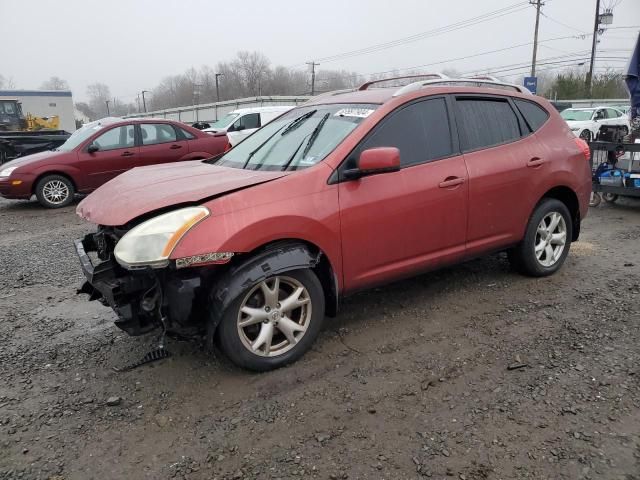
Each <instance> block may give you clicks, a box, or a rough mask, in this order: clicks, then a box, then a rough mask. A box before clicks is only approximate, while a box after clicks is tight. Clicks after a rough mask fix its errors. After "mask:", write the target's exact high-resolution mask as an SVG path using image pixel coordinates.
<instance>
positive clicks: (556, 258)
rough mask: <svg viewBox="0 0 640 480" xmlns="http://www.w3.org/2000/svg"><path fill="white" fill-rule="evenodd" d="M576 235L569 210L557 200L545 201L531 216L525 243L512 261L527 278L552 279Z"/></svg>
mask: <svg viewBox="0 0 640 480" xmlns="http://www.w3.org/2000/svg"><path fill="white" fill-rule="evenodd" d="M572 235H573V224H572V222H571V214H570V213H569V209H568V208H567V206H566V205H565V204H564V203H562V202H561V201H560V200H556V199H555V198H545V199H543V200H542V201H541V202H540V203H539V204H538V206H537V207H536V209H535V210H534V212H533V215H531V218H530V219H529V223H528V224H527V229H526V231H525V234H524V238H523V239H522V242H520V244H519V245H518V246H516V247H515V248H514V249H512V250H510V251H509V252H508V256H509V261H510V262H511V264H512V265H513V267H514V268H515V269H516V270H517V271H518V272H520V273H522V274H524V275H529V276H532V277H546V276H547V275H552V274H554V273H555V272H556V271H558V269H560V267H561V266H562V264H563V263H564V261H565V259H566V258H567V255H568V254H569V247H570V246H571V238H572Z"/></svg>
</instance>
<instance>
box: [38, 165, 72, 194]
mask: <svg viewBox="0 0 640 480" xmlns="http://www.w3.org/2000/svg"><path fill="white" fill-rule="evenodd" d="M50 175H59V176H61V177H65V178H66V179H67V180H69V181H70V182H71V185H73V189H74V190H75V192H76V193H77V192H78V185H77V184H76V181H75V180H74V179H73V177H72V176H71V175H70V174H69V173H68V172H65V171H62V170H47V171H45V172H42V173H39V174H38V176H37V177H36V178H35V179H34V180H33V183H32V184H31V193H32V194H33V195H35V193H36V187H37V186H38V183H40V180H42V179H43V178H44V177H48V176H50Z"/></svg>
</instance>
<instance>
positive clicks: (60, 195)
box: [42, 180, 70, 205]
mask: <svg viewBox="0 0 640 480" xmlns="http://www.w3.org/2000/svg"><path fill="white" fill-rule="evenodd" d="M69 193H70V192H69V187H68V186H67V185H66V184H65V183H64V182H62V181H60V180H51V181H49V182H47V183H45V184H44V185H43V187H42V196H43V197H44V198H45V199H46V200H47V202H49V203H51V204H52V205H60V204H61V203H64V202H65V200H66V199H67V198H68V197H69Z"/></svg>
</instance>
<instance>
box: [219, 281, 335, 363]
mask: <svg viewBox="0 0 640 480" xmlns="http://www.w3.org/2000/svg"><path fill="white" fill-rule="evenodd" d="M324 310H325V304H324V293H323V291H322V285H321V284H320V281H319V280H318V277H317V276H316V275H315V274H314V273H313V272H312V271H311V270H309V269H304V270H294V271H290V272H284V273H281V274H278V275H274V276H271V277H268V278H267V279H265V280H263V281H261V282H258V283H257V284H254V285H252V286H250V287H248V288H247V289H245V290H244V291H243V292H242V293H241V294H240V295H238V297H237V298H236V299H235V300H234V301H233V302H231V304H230V305H229V307H228V308H227V309H226V310H225V311H224V313H223V314H222V320H221V321H220V325H219V327H218V330H217V332H216V334H217V336H216V339H217V342H218V346H219V347H220V349H221V350H222V351H223V352H224V353H225V354H226V355H227V357H229V359H230V360H231V361H232V362H233V363H235V364H236V365H238V366H239V367H242V368H246V369H249V370H254V371H257V372H264V371H267V370H273V369H275V368H279V367H282V366H284V365H287V364H289V363H292V362H294V361H296V360H297V359H298V358H300V357H301V356H302V355H303V354H304V353H305V352H306V351H307V350H309V348H310V347H311V345H312V344H313V342H314V340H315V339H316V337H317V336H318V333H319V332H320V328H321V327H322V323H323V320H324Z"/></svg>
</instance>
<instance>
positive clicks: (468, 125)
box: [456, 98, 521, 151]
mask: <svg viewBox="0 0 640 480" xmlns="http://www.w3.org/2000/svg"><path fill="white" fill-rule="evenodd" d="M456 108H457V111H456V118H457V121H458V125H459V127H460V128H459V131H460V142H461V145H462V149H463V150H464V151H470V150H478V149H480V148H487V147H491V146H494V145H500V144H502V143H508V142H513V141H515V140H518V139H519V138H520V136H521V132H520V124H519V122H518V117H517V115H516V113H515V112H514V111H513V109H512V108H511V105H510V104H509V102H508V100H507V99H506V98H457V99H456Z"/></svg>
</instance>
